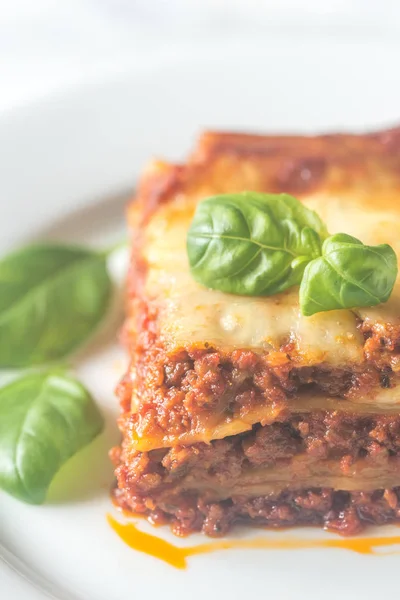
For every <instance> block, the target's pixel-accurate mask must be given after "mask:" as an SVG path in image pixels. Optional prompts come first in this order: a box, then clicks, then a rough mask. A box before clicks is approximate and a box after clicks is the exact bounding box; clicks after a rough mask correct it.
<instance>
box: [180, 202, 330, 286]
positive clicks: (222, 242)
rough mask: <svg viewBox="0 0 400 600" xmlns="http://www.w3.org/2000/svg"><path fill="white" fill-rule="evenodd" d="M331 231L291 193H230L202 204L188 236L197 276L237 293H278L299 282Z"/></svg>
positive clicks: (191, 260)
mask: <svg viewBox="0 0 400 600" xmlns="http://www.w3.org/2000/svg"><path fill="white" fill-rule="evenodd" d="M326 235H327V231H326V229H325V227H324V225H323V223H322V221H321V220H320V218H319V217H318V215H317V214H316V213H315V212H313V211H312V210H309V209H307V208H306V207H305V206H303V205H302V204H301V203H300V202H298V200H296V199H295V198H293V197H292V196H288V195H287V194H282V195H280V196H276V195H273V194H256V193H247V192H245V193H242V194H226V195H221V196H215V197H212V198H208V199H207V200H204V201H203V202H201V203H200V204H199V205H198V208H197V212H196V215H195V217H194V219H193V222H192V225H191V227H190V229H189V232H188V237H187V251H188V256H189V262H190V268H191V272H192V275H193V277H194V278H195V279H196V280H197V281H198V282H199V283H202V284H203V285H205V286H207V287H210V288H213V289H218V290H221V291H223V292H228V293H231V294H245V295H249V296H262V295H268V296H269V295H272V294H276V293H277V292H282V291H283V290H286V289H287V288H289V287H291V286H292V285H296V284H299V283H300V281H301V278H302V275H303V271H304V269H305V267H306V265H307V263H309V262H310V260H312V259H313V258H315V257H317V256H320V254H321V239H324V238H325V237H326Z"/></svg>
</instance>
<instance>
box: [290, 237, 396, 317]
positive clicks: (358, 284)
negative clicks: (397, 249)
mask: <svg viewBox="0 0 400 600" xmlns="http://www.w3.org/2000/svg"><path fill="white" fill-rule="evenodd" d="M396 277H397V257H396V254H395V253H394V251H393V248H391V247H390V246H388V245H387V244H381V245H379V246H365V245H364V244H363V243H362V242H360V240H357V239H356V238H354V237H352V236H351V235H347V234H345V233H337V234H336V235H332V236H331V237H329V238H328V239H327V240H325V242H324V243H323V245H322V256H321V257H320V258H317V259H315V260H312V261H311V262H310V263H309V264H308V265H307V266H306V268H305V271H304V275H303V279H302V282H301V286H300V306H301V310H302V313H303V314H304V315H306V316H310V315H313V314H315V313H317V312H321V311H326V310H334V309H337V308H354V307H356V306H375V305H376V304H380V303H381V302H386V301H387V300H388V299H389V296H390V294H391V293H392V290H393V286H394V283H395V281H396Z"/></svg>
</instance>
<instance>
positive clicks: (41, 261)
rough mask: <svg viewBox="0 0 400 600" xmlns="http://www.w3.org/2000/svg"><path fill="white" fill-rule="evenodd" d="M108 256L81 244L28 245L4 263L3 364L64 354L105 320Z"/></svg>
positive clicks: (0, 294)
mask: <svg viewBox="0 0 400 600" xmlns="http://www.w3.org/2000/svg"><path fill="white" fill-rule="evenodd" d="M106 259H107V254H106V253H104V252H96V251H93V250H89V249H87V248H80V247H76V246H61V245H55V244H49V245H44V244H41V245H35V246H28V247H26V248H23V249H22V250H17V251H16V252H13V253H12V254H9V255H8V256H6V257H5V258H3V259H2V260H1V261H0V366H1V367H26V366H33V365H41V364H44V363H47V362H52V361H55V360H58V359H60V358H63V357H64V356H66V355H68V354H69V353H70V352H72V351H73V350H75V349H76V348H77V347H78V346H80V345H81V344H82V342H83V341H84V340H86V338H87V337H88V336H89V334H90V333H92V331H93V330H94V329H95V328H96V326H97V325H98V324H99V322H100V321H101V319H102V318H103V316H104V314H105V312H106V310H107V306H108V304H109V301H110V297H111V290H112V285H111V281H110V277H109V275H108V272H107V266H106Z"/></svg>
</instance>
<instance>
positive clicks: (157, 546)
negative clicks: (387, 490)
mask: <svg viewBox="0 0 400 600" xmlns="http://www.w3.org/2000/svg"><path fill="white" fill-rule="evenodd" d="M107 520H108V523H109V524H110V525H111V527H112V528H113V529H114V531H115V532H116V533H117V534H118V535H119V537H120V538H121V539H122V540H123V541H124V542H125V543H126V544H127V545H128V546H130V547H131V548H133V549H134V550H137V551H139V552H144V553H145V554H148V555H150V556H154V557H156V558H159V559H160V560H163V561H164V562H166V563H168V564H169V565H172V566H173V567H176V568H177V569H185V568H186V567H187V559H188V558H189V557H190V556H196V555H198V554H208V553H210V552H216V551H218V550H230V549H233V548H238V549H241V550H244V549H253V550H254V549H267V550H300V549H305V548H341V549H343V550H352V551H353V552H358V553H359V554H377V553H376V552H375V550H376V548H380V547H385V546H394V545H396V544H399V545H400V536H392V537H369V538H347V539H345V538H337V539H327V540H317V539H315V540H301V539H296V538H283V539H279V540H278V539H266V538H255V539H253V540H218V541H215V542H208V543H205V544H199V545H198V546H189V547H186V548H185V547H183V548H180V547H178V546H174V544H171V543H170V542H167V541H166V540H163V539H161V538H159V537H156V536H154V535H151V534H149V533H145V532H144V531H140V529H138V528H137V527H136V525H135V524H134V523H132V522H129V523H120V522H118V521H116V520H115V519H114V518H113V517H112V516H111V515H107Z"/></svg>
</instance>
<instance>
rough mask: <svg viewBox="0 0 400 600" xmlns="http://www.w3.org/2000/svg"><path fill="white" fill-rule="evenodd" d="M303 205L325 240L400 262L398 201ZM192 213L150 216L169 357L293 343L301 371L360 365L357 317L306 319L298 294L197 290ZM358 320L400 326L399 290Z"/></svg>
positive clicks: (149, 254)
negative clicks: (343, 239) (348, 240)
mask: <svg viewBox="0 0 400 600" xmlns="http://www.w3.org/2000/svg"><path fill="white" fill-rule="evenodd" d="M303 200H304V203H305V204H306V205H307V206H309V207H310V208H312V209H314V210H316V211H317V212H318V213H319V215H320V216H321V218H322V219H323V220H324V221H325V223H326V224H327V227H328V230H329V231H330V233H337V232H344V233H349V234H351V235H354V236H355V237H357V238H359V239H361V240H362V241H363V242H364V243H368V244H379V243H383V242H387V243H390V244H391V245H392V246H393V247H394V249H395V250H396V252H397V253H398V254H400V235H399V232H400V207H399V208H397V206H396V205H397V198H392V197H391V198H381V197H377V198H366V197H360V198H356V199H355V198H353V197H347V196H338V197H332V196H327V195H323V194H318V195H313V196H310V197H309V198H306V199H303ZM398 204H399V205H400V202H399V203H398ZM194 208H195V203H194V201H193V200H188V199H187V198H185V197H183V196H177V197H176V198H175V199H174V200H173V201H172V202H170V203H168V204H167V205H165V206H164V207H162V208H161V209H160V210H159V211H158V212H157V213H156V214H155V215H154V216H153V218H152V220H151V223H150V224H149V226H148V227H147V230H146V241H145V247H144V254H145V258H146V260H147V262H148V264H149V272H148V279H147V284H146V286H147V288H146V290H147V293H148V295H149V297H150V298H153V299H154V302H156V303H157V305H158V307H159V310H160V324H161V335H162V336H163V338H164V340H165V342H166V343H167V344H168V345H169V347H170V348H171V349H173V348H175V347H180V346H187V345H189V344H199V345H203V344H204V343H205V342H207V343H208V344H211V345H213V346H216V347H217V348H219V349H221V350H224V349H226V350H229V349H232V348H239V347H240V348H252V349H254V350H259V351H263V350H271V349H273V350H278V349H279V347H280V346H281V345H282V344H283V343H285V342H287V341H288V340H291V341H293V342H294V343H295V346H296V349H297V353H296V354H297V355H298V357H297V358H298V364H299V363H300V364H302V365H312V364H317V363H320V362H328V363H329V364H331V365H344V364H348V363H353V364H355V363H361V362H362V361H363V338H362V336H361V335H360V333H359V331H358V329H357V315H356V314H355V312H354V311H348V310H338V311H331V312H325V313H319V314H317V315H314V316H312V317H304V316H302V315H301V313H300V309H299V303H298V289H291V290H289V291H288V292H286V293H283V294H280V295H276V296H272V297H247V296H234V295H230V294H224V293H222V292H218V291H213V290H208V289H206V288H204V287H202V286H201V285H199V284H197V283H196V282H195V281H194V280H193V278H192V277H191V275H190V271H189V266H188V260H187V255H186V234H187V230H188V227H189V224H190V221H191V219H192V216H193V212H194ZM359 314H360V316H361V317H362V318H371V319H373V320H374V321H375V320H381V321H390V322H396V323H400V286H399V283H397V284H396V288H395V291H394V293H393V295H392V297H391V299H390V300H389V302H388V303H386V304H385V305H380V306H378V307H375V308H370V309H362V310H360V311H359Z"/></svg>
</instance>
